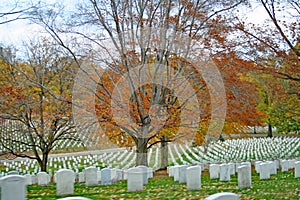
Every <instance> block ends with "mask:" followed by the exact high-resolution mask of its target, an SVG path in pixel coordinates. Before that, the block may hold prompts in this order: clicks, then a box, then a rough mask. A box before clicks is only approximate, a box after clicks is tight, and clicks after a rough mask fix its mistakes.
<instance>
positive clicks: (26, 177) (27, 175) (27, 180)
mask: <svg viewBox="0 0 300 200" xmlns="http://www.w3.org/2000/svg"><path fill="white" fill-rule="evenodd" d="M24 177H25V179H26V185H32V176H31V174H25V175H24Z"/></svg>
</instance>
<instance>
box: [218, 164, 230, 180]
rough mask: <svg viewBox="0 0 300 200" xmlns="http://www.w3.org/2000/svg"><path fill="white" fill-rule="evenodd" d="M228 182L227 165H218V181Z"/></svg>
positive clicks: (228, 172) (228, 171)
mask: <svg viewBox="0 0 300 200" xmlns="http://www.w3.org/2000/svg"><path fill="white" fill-rule="evenodd" d="M229 180H230V170H229V165H228V164H221V165H220V181H229Z"/></svg>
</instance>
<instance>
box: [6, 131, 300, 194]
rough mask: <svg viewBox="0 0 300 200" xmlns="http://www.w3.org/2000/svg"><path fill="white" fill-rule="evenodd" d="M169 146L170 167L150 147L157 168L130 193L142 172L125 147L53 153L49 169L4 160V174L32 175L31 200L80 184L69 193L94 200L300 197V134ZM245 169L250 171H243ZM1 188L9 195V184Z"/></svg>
mask: <svg viewBox="0 0 300 200" xmlns="http://www.w3.org/2000/svg"><path fill="white" fill-rule="evenodd" d="M168 149H169V164H170V167H169V168H168V171H163V170H159V168H160V164H159V163H160V162H159V161H160V157H161V155H160V148H159V147H154V148H151V149H149V152H148V163H149V168H148V169H149V170H150V169H151V170H150V171H148V170H147V177H148V178H149V180H148V184H145V183H143V182H144V175H145V173H143V177H142V178H141V176H140V175H139V178H140V181H139V183H138V184H137V185H135V186H134V188H135V189H133V190H134V191H129V189H128V188H129V185H130V184H129V182H128V181H129V174H131V175H132V174H134V173H136V171H132V170H130V169H133V170H137V168H134V167H135V157H136V154H135V151H134V150H128V149H125V148H120V149H109V150H97V151H89V152H77V153H75V152H73V153H67V154H66V153H61V154H53V155H51V157H50V158H49V163H48V171H47V172H46V173H45V172H40V168H39V166H38V165H37V162H36V161H34V160H28V159H15V160H1V165H0V176H1V177H3V179H5V177H9V176H7V175H9V174H19V175H23V176H24V177H25V179H26V186H25V187H26V194H25V192H24V193H23V195H24V196H25V195H26V198H27V199H45V200H48V199H59V198H63V197H64V195H62V194H58V193H57V192H58V191H59V190H58V189H57V188H61V187H59V185H60V186H61V185H64V184H68V185H72V187H73V185H74V190H72V192H70V193H68V196H82V197H86V198H90V199H92V200H97V199H204V198H205V197H207V196H209V195H211V194H215V193H220V192H232V193H236V194H238V195H240V199H300V189H299V188H300V162H299V161H300V157H299V155H300V137H288V136H285V137H283V136H280V137H273V138H266V137H264V138H241V139H228V140H225V141H224V142H221V141H218V142H215V143H213V144H211V145H210V146H209V147H208V148H207V152H206V153H205V152H204V148H203V146H192V145H190V144H188V143H185V144H183V143H177V144H176V143H174V144H170V145H168ZM251 163H252V167H251V168H250V166H251ZM188 166H194V167H189V168H194V169H195V168H198V169H197V170H199V171H200V172H199V171H198V172H197V173H198V174H199V175H200V176H199V178H197V177H198V175H195V174H194V175H191V174H190V172H191V171H193V170H191V171H190V169H189V173H188V168H187V167H188ZM195 166H197V167H195ZM199 166H201V167H199ZM242 168H243V169H246V173H244V172H245V171H244V170H240V169H242ZM140 169H141V168H140ZM64 170H66V171H69V172H68V173H70V171H71V173H72V174H69V175H66V174H65V173H64V174H65V175H62V173H60V172H61V171H64ZM129 171H130V172H129ZM153 171H154V177H152V175H153V174H152V172H153ZM201 171H202V172H201ZM140 172H141V171H138V173H139V174H140ZM149 172H150V174H149ZM216 172H217V173H216ZM242 172H243V173H242ZM102 173H103V174H102ZM58 174H60V175H58ZM75 174H76V181H75ZM108 174H109V175H108ZM184 174H186V177H185V175H184ZM187 174H189V176H188V175H187ZM250 174H251V175H250ZM120 175H121V176H120ZM125 175H126V178H125ZM131 175H130V177H131V178H130V180H133V178H132V177H135V176H131ZM216 175H217V177H215V176H216ZM23 176H22V177H23ZM249 176H250V177H251V178H250V179H249V178H247V177H249ZM12 177H13V176H12ZM24 177H23V178H22V179H24ZM62 177H64V178H62ZM66 177H68V178H66ZM108 177H109V178H108ZM183 177H185V178H183ZM188 177H189V178H188ZM195 177H196V178H195ZM226 177H227V180H225V179H224V178H226ZM241 177H245V178H246V179H247V180H246V185H247V184H248V183H249V180H250V182H252V183H250V186H246V188H243V189H241V188H242V187H241V185H240V183H241V182H240V178H241ZM296 177H298V178H296ZM228 178H229V179H228ZM184 179H185V180H184ZM196 179H197V180H201V183H200V185H198V186H197V189H196V190H191V189H189V188H188V187H189V186H188V184H187V182H188V180H189V183H190V180H196ZM0 180H1V179H0ZM58 180H59V181H58ZM66 180H67V181H66ZM243 180H245V179H243ZM74 181H75V182H74ZM107 181H109V183H107ZM182 181H184V182H185V183H182ZM58 182H59V184H58ZM67 182H68V183H67ZM91 182H95V183H93V184H91ZM196 182H198V181H196ZM3 183H4V182H3ZM106 183H107V184H106ZM244 184H245V183H243V187H244V186H245V185H244ZM92 185H93V186H92ZM1 187H2V186H1ZM198 187H199V188H198ZM62 188H63V187H62ZM137 188H139V189H137ZM131 189H132V188H131ZM1 190H2V194H4V192H3V188H2V189H1ZM14 190H15V189H14ZM11 194H12V195H15V194H16V193H14V192H13V193H11ZM4 199H5V198H4ZM20 199H22V200H23V199H24V198H20ZM13 200H15V199H13Z"/></svg>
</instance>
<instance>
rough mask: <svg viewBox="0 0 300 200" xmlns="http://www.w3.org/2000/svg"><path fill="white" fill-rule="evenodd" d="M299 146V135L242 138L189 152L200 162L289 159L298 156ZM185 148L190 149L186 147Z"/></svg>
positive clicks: (193, 149) (219, 142) (195, 148)
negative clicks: (205, 149) (205, 150)
mask: <svg viewBox="0 0 300 200" xmlns="http://www.w3.org/2000/svg"><path fill="white" fill-rule="evenodd" d="M278 144H280V148H279V147H278ZM299 147H300V138H299V137H273V138H243V139H232V140H225V141H224V142H221V141H218V142H215V143H212V144H210V146H209V147H208V148H207V152H206V153H204V148H203V147H202V146H200V147H193V148H192V149H191V150H192V152H196V153H194V154H193V153H191V154H192V155H193V157H195V159H196V160H199V161H201V162H202V161H203V162H229V161H234V162H235V161H246V160H264V159H269V158H274V157H276V158H281V159H287V158H288V159H290V158H291V157H298V156H299V151H298V149H299ZM186 149H187V151H190V150H189V148H188V147H186ZM190 163H192V162H190Z"/></svg>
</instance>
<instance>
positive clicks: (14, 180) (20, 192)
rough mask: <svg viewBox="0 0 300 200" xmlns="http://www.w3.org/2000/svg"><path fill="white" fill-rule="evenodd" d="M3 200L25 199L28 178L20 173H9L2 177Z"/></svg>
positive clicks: (0, 183) (0, 180) (0, 182)
mask: <svg viewBox="0 0 300 200" xmlns="http://www.w3.org/2000/svg"><path fill="white" fill-rule="evenodd" d="M0 185H1V199H2V200H25V199H26V178H25V177H24V176H20V175H8V176H4V177H2V178H1V179H0Z"/></svg>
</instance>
